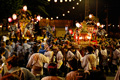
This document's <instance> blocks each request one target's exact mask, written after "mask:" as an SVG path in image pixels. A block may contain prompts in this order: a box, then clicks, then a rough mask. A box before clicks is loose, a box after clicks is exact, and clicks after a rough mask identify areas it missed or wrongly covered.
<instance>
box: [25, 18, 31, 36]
mask: <svg viewBox="0 0 120 80" xmlns="http://www.w3.org/2000/svg"><path fill="white" fill-rule="evenodd" d="M27 30H29V31H30V34H31V35H33V22H32V20H31V21H30V22H29V23H28V24H27V25H26V27H25V31H24V35H25V34H26V32H27Z"/></svg>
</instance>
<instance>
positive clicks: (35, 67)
mask: <svg viewBox="0 0 120 80" xmlns="http://www.w3.org/2000/svg"><path fill="white" fill-rule="evenodd" d="M43 63H49V58H48V57H46V56H44V55H43V54H40V53H34V54H32V55H31V57H30V59H29V61H28V63H27V66H26V67H27V68H31V72H32V73H33V74H34V75H35V76H36V75H37V74H40V75H41V76H42V75H43Z"/></svg>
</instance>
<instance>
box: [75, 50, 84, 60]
mask: <svg viewBox="0 0 120 80" xmlns="http://www.w3.org/2000/svg"><path fill="white" fill-rule="evenodd" d="M75 57H76V58H77V61H79V60H80V61H82V55H81V54H80V52H79V51H78V50H76V54H75Z"/></svg>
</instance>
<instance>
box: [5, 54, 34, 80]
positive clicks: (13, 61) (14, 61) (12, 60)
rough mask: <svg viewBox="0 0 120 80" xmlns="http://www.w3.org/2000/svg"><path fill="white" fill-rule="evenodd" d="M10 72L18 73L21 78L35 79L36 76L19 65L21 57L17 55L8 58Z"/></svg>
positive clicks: (24, 79) (25, 79) (26, 79)
mask: <svg viewBox="0 0 120 80" xmlns="http://www.w3.org/2000/svg"><path fill="white" fill-rule="evenodd" d="M7 68H8V73H12V74H15V75H18V77H19V78H20V80H35V76H34V75H33V74H32V73H31V72H30V71H29V70H28V69H26V68H20V67H19V58H18V57H16V56H12V57H9V58H8V59H7Z"/></svg>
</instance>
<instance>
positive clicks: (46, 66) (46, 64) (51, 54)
mask: <svg viewBox="0 0 120 80" xmlns="http://www.w3.org/2000/svg"><path fill="white" fill-rule="evenodd" d="M44 55H45V56H46V57H48V58H49V63H50V62H51V60H52V57H53V51H48V52H45V53H44ZM49 63H45V64H44V68H48V65H49Z"/></svg>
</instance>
